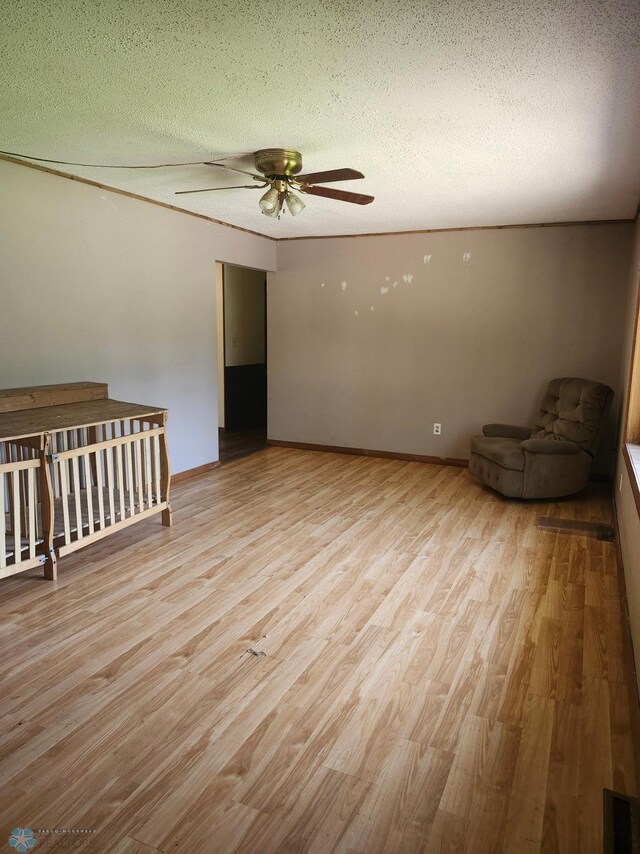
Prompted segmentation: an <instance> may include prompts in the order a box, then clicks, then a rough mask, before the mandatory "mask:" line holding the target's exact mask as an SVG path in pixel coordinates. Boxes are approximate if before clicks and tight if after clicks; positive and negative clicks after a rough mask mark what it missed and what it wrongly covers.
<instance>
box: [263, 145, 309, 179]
mask: <svg viewBox="0 0 640 854" xmlns="http://www.w3.org/2000/svg"><path fill="white" fill-rule="evenodd" d="M253 156H254V158H255V164H256V169H257V170H258V172H262V174H263V175H265V176H266V177H267V178H269V177H271V176H281V175H284V176H286V177H287V178H288V177H290V176H292V175H295V174H296V173H297V172H299V171H300V170H301V169H302V155H301V154H300V152H299V151H292V150H291V149H289V148H262V149H261V150H260V151H256V153H255V154H254V155H253Z"/></svg>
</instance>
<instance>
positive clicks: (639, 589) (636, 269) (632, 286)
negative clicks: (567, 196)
mask: <svg viewBox="0 0 640 854" xmlns="http://www.w3.org/2000/svg"><path fill="white" fill-rule="evenodd" d="M635 235H636V237H635V250H634V253H633V261H632V264H631V275H630V278H629V300H628V307H627V325H626V335H625V350H624V363H623V374H622V381H623V383H624V384H625V388H626V383H627V378H628V374H629V366H630V363H631V353H632V345H633V331H634V325H635V315H636V310H637V305H638V281H639V280H640V220H639V221H638V223H637V224H636V230H635ZM638 379H639V380H640V377H639V378H638ZM621 450H622V443H621ZM615 496H616V509H617V512H618V530H619V533H620V547H621V550H622V561H623V564H624V575H625V581H626V587H627V600H628V603H629V619H630V621H631V636H632V639H633V647H634V652H635V658H636V662H640V517H639V515H638V510H637V508H636V505H635V501H634V498H633V493H632V492H631V484H630V481H629V475H628V473H627V468H626V465H625V463H624V460H623V459H622V453H620V454H619V456H618V474H617V477H616V492H615ZM636 675H637V671H636ZM639 687H640V683H639Z"/></svg>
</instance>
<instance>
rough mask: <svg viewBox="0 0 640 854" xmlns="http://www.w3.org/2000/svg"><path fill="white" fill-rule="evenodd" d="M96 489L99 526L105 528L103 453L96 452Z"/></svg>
mask: <svg viewBox="0 0 640 854" xmlns="http://www.w3.org/2000/svg"><path fill="white" fill-rule="evenodd" d="M93 456H95V458H96V489H97V490H98V525H99V526H100V529H102V528H104V495H103V493H102V488H103V481H102V451H98V452H96V453H95V454H94V455H93Z"/></svg>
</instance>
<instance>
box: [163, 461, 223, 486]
mask: <svg viewBox="0 0 640 854" xmlns="http://www.w3.org/2000/svg"><path fill="white" fill-rule="evenodd" d="M221 465H222V463H221V462H220V460H216V461H215V462H213V463H205V464H204V465H203V466H196V468H194V469H187V470H186V471H181V472H178V474H174V475H172V477H171V483H172V484H176V483H184V482H185V481H186V480H193V478H194V477H200V476H201V475H203V474H207V473H208V472H210V471H213V470H214V469H217V468H220V466H221Z"/></svg>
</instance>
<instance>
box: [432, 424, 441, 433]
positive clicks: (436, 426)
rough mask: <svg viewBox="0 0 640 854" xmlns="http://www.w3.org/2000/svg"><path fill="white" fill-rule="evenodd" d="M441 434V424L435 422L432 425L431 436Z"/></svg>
mask: <svg viewBox="0 0 640 854" xmlns="http://www.w3.org/2000/svg"><path fill="white" fill-rule="evenodd" d="M441 433H442V424H438V422H437V421H434V424H433V435H434V436H439V435H440V434H441Z"/></svg>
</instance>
